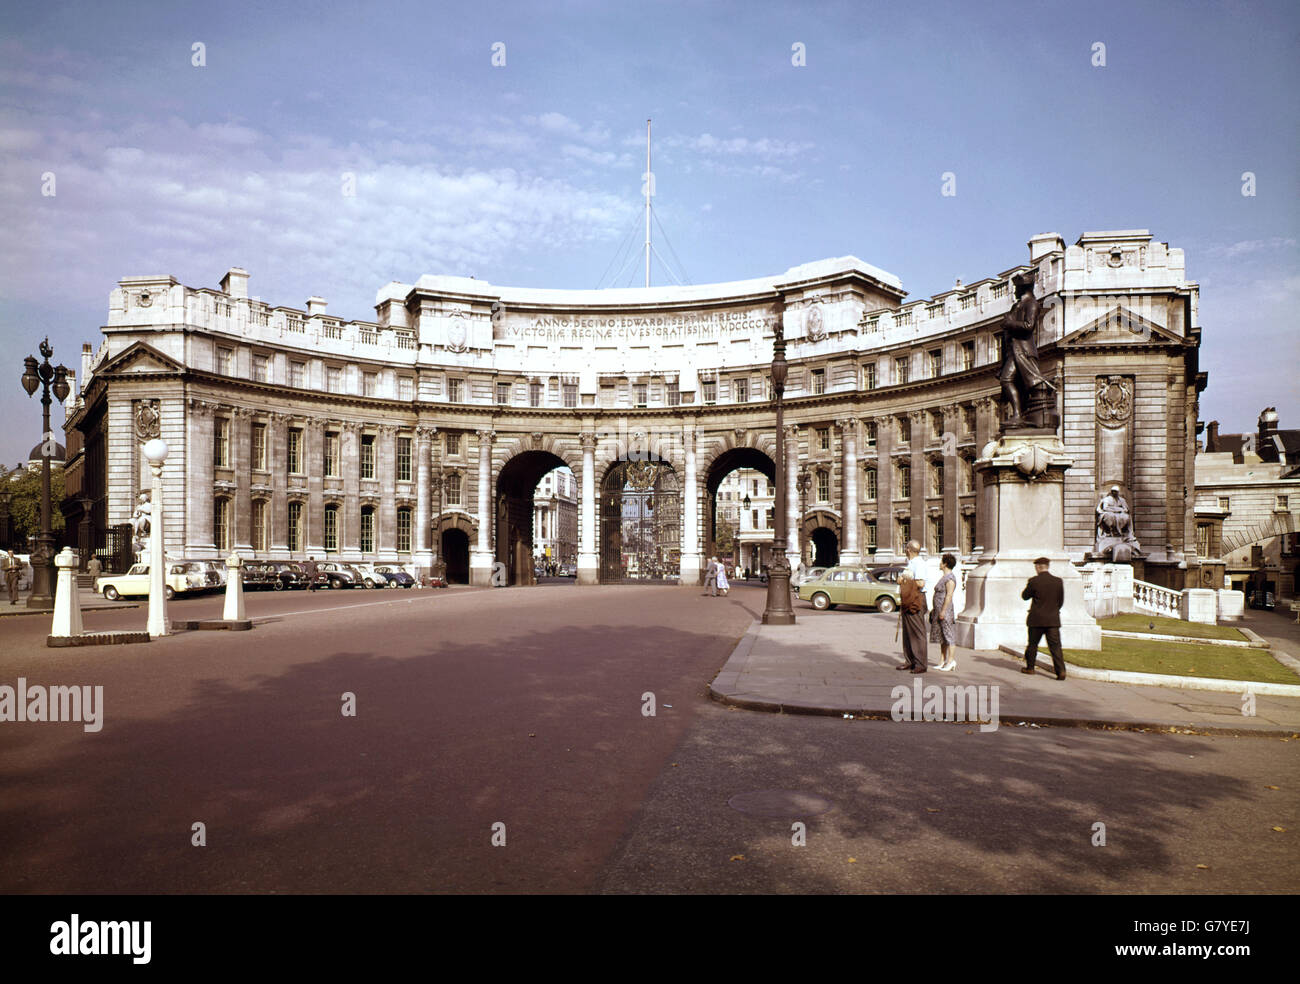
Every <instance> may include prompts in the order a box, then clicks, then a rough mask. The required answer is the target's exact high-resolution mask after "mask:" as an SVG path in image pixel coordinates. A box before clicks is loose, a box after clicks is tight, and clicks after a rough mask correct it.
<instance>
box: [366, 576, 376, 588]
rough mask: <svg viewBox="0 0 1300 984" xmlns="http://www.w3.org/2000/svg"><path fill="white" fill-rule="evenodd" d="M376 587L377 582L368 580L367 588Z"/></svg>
mask: <svg viewBox="0 0 1300 984" xmlns="http://www.w3.org/2000/svg"><path fill="white" fill-rule="evenodd" d="M374 586H375V582H374V581H372V580H371V579H370V578H366V587H367V588H373V587H374Z"/></svg>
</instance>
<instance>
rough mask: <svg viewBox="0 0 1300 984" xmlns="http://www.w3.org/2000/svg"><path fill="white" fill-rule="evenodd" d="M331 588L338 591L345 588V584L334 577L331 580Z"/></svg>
mask: <svg viewBox="0 0 1300 984" xmlns="http://www.w3.org/2000/svg"><path fill="white" fill-rule="evenodd" d="M330 587H331V588H334V589H335V590H338V589H339V588H341V587H343V582H342V581H340V580H339V579H338V578H337V577H332V578H330Z"/></svg>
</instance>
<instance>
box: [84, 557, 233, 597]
mask: <svg viewBox="0 0 1300 984" xmlns="http://www.w3.org/2000/svg"><path fill="white" fill-rule="evenodd" d="M215 587H217V580H216V574H215V573H213V572H210V571H202V570H200V569H198V568H197V566H196V565H194V564H192V563H183V562H182V563H173V564H168V566H167V579H166V582H165V583H164V584H163V595H164V596H165V597H167V598H168V599H170V598H172V597H174V596H175V595H176V593H177V592H186V591H200V590H203V589H205V588H215ZM95 591H96V592H98V593H99V594H102V595H103V596H104V597H105V598H107V599H108V600H109V601H117V599H118V598H122V597H125V596H127V595H141V596H147V595H148V594H149V565H148V564H135V565H133V566H132V567H131V569H130V570H129V571H127V572H126V573H125V574H107V575H104V576H103V577H98V578H96V579H95Z"/></svg>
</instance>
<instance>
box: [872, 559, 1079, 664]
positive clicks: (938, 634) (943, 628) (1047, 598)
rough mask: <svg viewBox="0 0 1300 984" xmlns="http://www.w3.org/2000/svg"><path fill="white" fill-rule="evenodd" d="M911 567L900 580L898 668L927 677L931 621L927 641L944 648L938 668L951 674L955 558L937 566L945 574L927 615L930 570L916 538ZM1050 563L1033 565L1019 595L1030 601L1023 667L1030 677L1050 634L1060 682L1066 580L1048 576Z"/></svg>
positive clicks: (902, 574) (953, 660) (941, 577)
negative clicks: (900, 650)
mask: <svg viewBox="0 0 1300 984" xmlns="http://www.w3.org/2000/svg"><path fill="white" fill-rule="evenodd" d="M905 549H906V553H907V566H905V567H904V568H903V572H902V573H901V574H899V576H898V586H899V593H900V596H901V598H902V604H901V605H900V606H899V609H898V618H899V628H900V630H901V633H902V636H903V662H902V663H900V664H899V665H898V667H897V668H898V669H899V670H907V671H909V672H911V673H924V672H926V670H927V669H928V668H929V665H928V664H929V647H928V643H927V639H926V621H927V617H928V620H929V623H930V624H929V629H930V631H929V640H928V641H929V642H937V643H939V645H940V647H941V653H942V660H941V661H940V663H939V665H938V666H937V667H936V669H939V670H943V671H946V672H951V671H952V670H955V669H956V668H957V658H956V656H955V650H954V647H953V642H954V640H955V638H956V606H955V605H954V597H955V595H956V593H957V578H956V576H955V575H954V573H953V572H954V571H955V570H956V568H957V558H956V557H954V556H953V555H952V554H950V553H946V554H944V555H943V558H942V560H940V562H939V567H940V570H941V571H942V575H941V576H940V578H939V581H938V583H937V584H935V586H934V594H933V604H932V606H931V607H930V610H929V612H928V615H927V611H926V601H925V579H926V576H927V572H926V569H925V564H924V563H923V562H922V561H921V545H920V544H919V543H917V542H916V541H915V540H912V541H911V542H909V543H908V544H907V547H906V548H905ZM1050 566H1051V565H1050V561H1049V560H1048V558H1046V557H1039V558H1037V559H1036V560H1035V561H1034V571H1035V574H1034V576H1033V577H1031V578H1030V579H1029V580H1028V582H1026V584H1025V590H1024V591H1023V592H1021V595H1020V597H1021V598H1022V599H1024V600H1025V601H1028V602H1030V606H1029V615H1028V617H1027V618H1026V620H1025V623H1026V625H1027V626H1028V630H1029V639H1028V645H1027V646H1026V648H1025V667H1024V669H1022V670H1021V672H1022V673H1029V674H1032V673H1033V672H1034V667H1035V664H1036V662H1037V659H1038V643H1039V641H1040V640H1041V639H1042V638H1043V637H1044V636H1046V638H1047V648H1048V649H1049V650H1050V651H1051V654H1052V665H1053V668H1054V669H1055V670H1056V679H1058V680H1064V679H1065V656H1064V655H1063V654H1062V652H1061V605H1062V604H1063V603H1064V601H1065V582H1064V581H1062V580H1061V579H1060V578H1059V577H1057V576H1056V575H1055V574H1052V573H1050V572H1049V570H1048V568H1049V567H1050Z"/></svg>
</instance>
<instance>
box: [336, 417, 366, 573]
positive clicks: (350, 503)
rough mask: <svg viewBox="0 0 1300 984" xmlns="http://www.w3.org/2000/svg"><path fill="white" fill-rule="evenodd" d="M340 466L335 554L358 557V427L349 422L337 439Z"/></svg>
mask: <svg viewBox="0 0 1300 984" xmlns="http://www.w3.org/2000/svg"><path fill="white" fill-rule="evenodd" d="M339 445H340V446H339V458H341V459H342V463H343V510H342V512H343V521H342V522H341V523H340V524H339V525H340V526H341V527H342V529H340V530H339V553H340V554H345V555H346V556H347V557H348V558H350V559H353V560H355V559H356V558H358V557H360V556H361V425H360V424H358V423H354V422H352V421H349V422H347V423H345V424H344V425H343V433H342V434H341V435H340V437H339Z"/></svg>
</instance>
